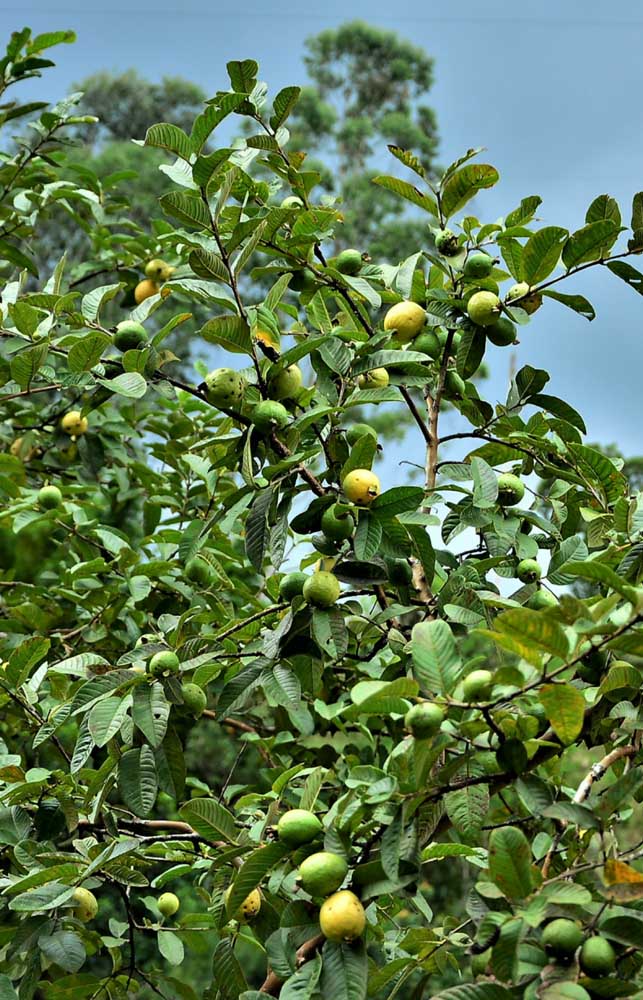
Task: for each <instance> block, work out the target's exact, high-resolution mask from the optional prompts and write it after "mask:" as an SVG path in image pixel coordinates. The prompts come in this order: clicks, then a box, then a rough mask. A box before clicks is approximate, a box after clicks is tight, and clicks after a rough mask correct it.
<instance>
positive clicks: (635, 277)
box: [605, 260, 643, 295]
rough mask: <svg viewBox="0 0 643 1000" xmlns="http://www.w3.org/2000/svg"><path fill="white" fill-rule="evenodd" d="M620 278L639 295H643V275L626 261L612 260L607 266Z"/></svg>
mask: <svg viewBox="0 0 643 1000" xmlns="http://www.w3.org/2000/svg"><path fill="white" fill-rule="evenodd" d="M605 266H606V267H607V268H608V270H610V271H611V272H612V274H615V275H616V276H617V277H618V278H621V279H622V280H623V281H625V282H626V283H627V284H628V285H629V286H630V288H633V289H634V291H635V292H638V293H639V295H643V274H641V272H640V271H637V270H636V268H635V267H632V265H631V264H628V263H627V262H626V261H624V260H611V261H609V262H608V263H607V264H606V265H605Z"/></svg>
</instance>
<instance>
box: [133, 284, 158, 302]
mask: <svg viewBox="0 0 643 1000" xmlns="http://www.w3.org/2000/svg"><path fill="white" fill-rule="evenodd" d="M158 290H159V286H158V285H157V283H156V282H155V281H152V279H151V278H143V280H142V281H139V283H138V285H137V286H136V288H135V289H134V301H135V302H136V304H137V305H139V306H140V304H141V302H144V301H145V299H149V298H150V297H151V296H152V295H156V293H157V292H158Z"/></svg>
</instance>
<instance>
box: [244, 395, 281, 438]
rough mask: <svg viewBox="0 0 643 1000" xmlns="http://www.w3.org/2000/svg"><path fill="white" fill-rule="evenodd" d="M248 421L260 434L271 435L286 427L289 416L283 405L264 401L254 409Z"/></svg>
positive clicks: (267, 400) (273, 401)
mask: <svg viewBox="0 0 643 1000" xmlns="http://www.w3.org/2000/svg"><path fill="white" fill-rule="evenodd" d="M250 419H251V420H252V422H253V424H254V425H255V427H256V428H257V430H258V431H260V433H261V434H272V432H273V431H281V430H283V429H284V427H286V425H287V424H288V421H289V420H290V414H289V413H288V410H287V409H286V407H285V406H284V405H283V403H278V402H276V400H273V399H264V400H263V401H262V402H261V403H257V405H256V406H255V407H254V409H253V411H252V413H251V414H250Z"/></svg>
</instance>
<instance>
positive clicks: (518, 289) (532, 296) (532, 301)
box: [505, 281, 543, 316]
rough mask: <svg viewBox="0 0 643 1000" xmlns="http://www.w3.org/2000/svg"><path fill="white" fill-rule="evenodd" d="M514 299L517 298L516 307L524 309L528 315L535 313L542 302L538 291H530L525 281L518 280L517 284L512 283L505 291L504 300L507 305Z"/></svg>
mask: <svg viewBox="0 0 643 1000" xmlns="http://www.w3.org/2000/svg"><path fill="white" fill-rule="evenodd" d="M516 299H518V300H519V301H517V302H516V307H517V308H519V309H524V311H525V312H526V313H527V314H528V315H529V316H531V314H532V313H535V312H536V310H537V309H540V307H541V305H542V304H543V297H542V295H541V294H540V292H530V288H529V285H528V284H527V282H526V281H519V282H518V283H517V284H515V285H512V286H511V288H510V289H509V291H508V292H507V295H506V297H505V302H506V304H507V305H508V306H511V305H512V303H513V302H515V301H516Z"/></svg>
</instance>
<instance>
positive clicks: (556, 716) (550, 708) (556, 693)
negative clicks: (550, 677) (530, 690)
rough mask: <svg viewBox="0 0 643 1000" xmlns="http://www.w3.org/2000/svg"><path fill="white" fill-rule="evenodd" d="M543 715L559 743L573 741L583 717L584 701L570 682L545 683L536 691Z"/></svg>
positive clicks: (581, 726) (579, 729) (580, 727)
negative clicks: (543, 711) (543, 710)
mask: <svg viewBox="0 0 643 1000" xmlns="http://www.w3.org/2000/svg"><path fill="white" fill-rule="evenodd" d="M538 699H539V701H540V703H541V705H542V706H543V708H544V709H545V715H546V716H547V719H548V720H549V722H550V724H551V727H552V729H553V730H554V732H555V733H556V736H557V737H558V738H559V740H560V741H561V743H564V744H565V746H569V744H570V743H573V742H574V740H575V739H576V737H577V736H578V734H579V733H580V731H581V729H582V728H583V722H584V719H585V708H586V702H585V699H584V698H583V696H582V694H581V692H580V691H579V690H578V689H577V688H575V687H572V686H571V684H545V685H544V686H543V687H541V688H540V690H539V692H538Z"/></svg>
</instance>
